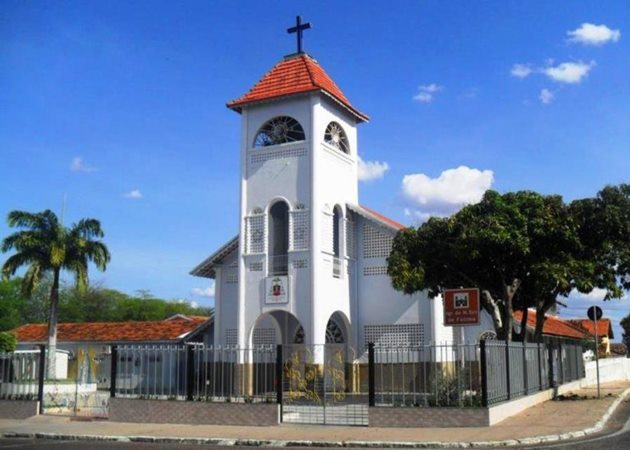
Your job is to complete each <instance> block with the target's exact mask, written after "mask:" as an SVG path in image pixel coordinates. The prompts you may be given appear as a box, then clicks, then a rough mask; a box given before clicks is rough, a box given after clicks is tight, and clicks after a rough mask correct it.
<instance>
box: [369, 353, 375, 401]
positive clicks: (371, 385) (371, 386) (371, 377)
mask: <svg viewBox="0 0 630 450" xmlns="http://www.w3.org/2000/svg"><path fill="white" fill-rule="evenodd" d="M374 383H375V380H374V343H373V342H370V343H368V405H369V406H375V405H376V390H375V389H374Z"/></svg>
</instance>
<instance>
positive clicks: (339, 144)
mask: <svg viewBox="0 0 630 450" xmlns="http://www.w3.org/2000/svg"><path fill="white" fill-rule="evenodd" d="M324 142H326V143H327V144H328V145H331V146H333V147H335V148H336V149H338V150H341V151H342V152H344V153H347V154H350V144H349V143H348V136H347V135H346V132H345V131H343V128H341V125H339V124H338V123H337V122H330V123H329V124H328V126H327V127H326V132H325V133H324Z"/></svg>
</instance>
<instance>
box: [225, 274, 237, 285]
mask: <svg viewBox="0 0 630 450" xmlns="http://www.w3.org/2000/svg"><path fill="white" fill-rule="evenodd" d="M225 284H238V273H234V272H227V273H225Z"/></svg>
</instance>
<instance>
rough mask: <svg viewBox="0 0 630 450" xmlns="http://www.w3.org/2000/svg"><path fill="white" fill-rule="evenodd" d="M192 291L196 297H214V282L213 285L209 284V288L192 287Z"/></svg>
mask: <svg viewBox="0 0 630 450" xmlns="http://www.w3.org/2000/svg"><path fill="white" fill-rule="evenodd" d="M190 293H191V294H192V295H194V296H195V297H209V298H212V297H214V284H212V285H211V286H208V287H207V288H198V287H196V288H192V289H191V290H190ZM193 303H194V302H193ZM194 308H196V306H194Z"/></svg>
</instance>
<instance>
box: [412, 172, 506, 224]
mask: <svg viewBox="0 0 630 450" xmlns="http://www.w3.org/2000/svg"><path fill="white" fill-rule="evenodd" d="M493 182H494V173H493V172H492V171H491V170H478V169H472V168H470V167H466V166H459V167H457V168H455V169H448V170H445V171H444V172H442V173H441V174H440V176H438V177H437V178H430V177H429V176H427V175H425V174H423V173H415V174H410V175H405V177H404V178H403V181H402V193H403V197H404V198H405V200H407V202H408V203H409V207H408V208H407V209H405V214H406V215H407V216H411V217H414V218H416V219H418V220H420V221H424V220H426V219H427V218H428V217H430V216H442V217H443V216H448V215H451V214H453V213H454V212H456V211H457V210H459V209H460V208H462V207H463V206H464V205H467V204H471V203H476V202H478V201H479V200H481V198H482V197H483V194H484V192H486V191H487V190H488V189H490V187H491V186H492V183H493Z"/></svg>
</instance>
